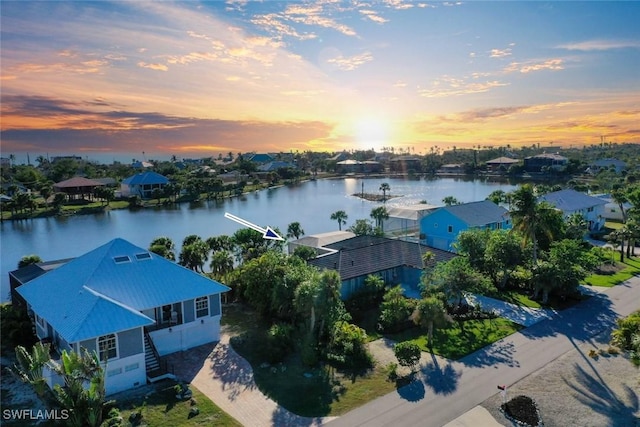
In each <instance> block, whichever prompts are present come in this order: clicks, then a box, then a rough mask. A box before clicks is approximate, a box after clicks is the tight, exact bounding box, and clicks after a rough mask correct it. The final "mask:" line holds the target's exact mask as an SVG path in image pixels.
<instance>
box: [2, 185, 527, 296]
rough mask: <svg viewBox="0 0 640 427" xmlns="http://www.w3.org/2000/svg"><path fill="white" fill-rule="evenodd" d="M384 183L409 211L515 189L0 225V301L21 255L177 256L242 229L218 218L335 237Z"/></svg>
mask: <svg viewBox="0 0 640 427" xmlns="http://www.w3.org/2000/svg"><path fill="white" fill-rule="evenodd" d="M383 182H387V183H389V185H390V187H391V194H392V195H394V196H395V195H401V196H402V197H397V198H393V199H391V200H389V201H388V202H387V204H388V205H389V206H397V205H410V204H415V203H419V202H420V201H422V200H426V201H427V202H428V203H429V204H441V201H442V199H443V198H444V197H446V196H454V197H455V198H456V199H458V200H459V201H461V202H473V201H478V200H483V199H485V198H486V197H487V196H488V195H489V194H490V193H491V192H492V191H494V190H498V189H501V190H504V191H511V190H513V189H515V188H516V186H514V185H510V184H507V183H499V182H489V181H481V180H473V181H469V180H463V179H458V178H440V179H436V180H424V179H420V180H405V179H396V178H383V179H365V180H362V179H355V178H347V179H328V180H318V181H310V182H305V183H302V184H300V185H297V186H292V187H280V188H275V189H270V190H262V191H260V192H256V193H252V194H247V195H244V196H242V197H240V198H234V199H229V200H224V201H218V202H215V201H211V202H201V203H198V204H188V203H185V204H182V205H180V206H177V207H171V208H168V207H159V208H150V209H142V210H138V211H130V210H128V209H123V210H114V211H109V212H106V213H103V214H96V215H78V216H74V217H64V218H38V219H33V220H24V221H6V222H4V223H2V224H0V251H1V258H0V259H1V265H0V270H1V271H0V274H1V276H0V277H1V291H2V292H1V299H2V301H5V300H6V299H7V298H8V294H9V279H8V272H9V271H11V270H15V269H16V267H17V264H18V261H19V260H20V258H21V257H22V256H24V255H28V254H36V255H38V256H40V258H42V259H43V260H45V261H50V260H54V259H62V258H71V257H76V256H79V255H82V254H83V253H85V252H88V251H90V250H92V249H94V248H96V247H98V246H100V245H102V244H104V243H106V242H108V241H109V240H111V239H114V238H116V237H122V238H124V239H127V240H129V241H130V242H132V243H134V244H136V245H138V246H140V247H144V248H146V247H148V246H149V243H150V242H151V241H152V240H153V239H154V238H156V237H158V236H168V237H170V238H171V239H173V241H174V243H175V244H176V247H177V248H178V249H179V248H180V246H181V245H182V240H183V239H184V238H185V237H186V236H188V235H190V234H197V235H199V236H201V237H202V238H204V239H206V238H208V237H211V236H217V235H221V234H233V233H234V232H235V231H236V230H238V229H239V228H240V227H241V226H240V225H239V224H238V223H236V222H233V221H231V220H229V219H226V218H225V217H224V214H225V212H229V213H231V214H233V215H236V216H239V217H241V218H243V219H245V220H247V221H249V222H252V223H254V224H257V225H259V226H262V227H264V226H267V225H269V226H271V227H278V228H279V229H280V230H281V231H283V232H285V233H286V229H287V225H288V224H290V223H291V222H294V221H298V222H300V225H301V226H302V228H303V230H304V231H305V233H306V234H317V233H324V232H328V231H334V230H337V228H338V225H337V223H336V222H335V221H331V220H330V219H329V217H330V215H331V213H333V212H335V211H337V210H344V211H345V212H346V213H347V215H348V216H349V218H348V220H347V225H346V227H348V226H350V225H351V224H353V223H354V222H355V220H356V219H362V218H367V219H369V214H370V212H371V209H373V208H374V207H376V206H378V205H379V204H378V203H373V202H368V201H364V200H362V199H360V198H358V197H353V194H354V193H359V192H360V191H361V190H362V184H363V183H364V191H365V193H380V192H379V191H378V189H379V188H380V184H381V183H383ZM344 228H345V227H343V229H344Z"/></svg>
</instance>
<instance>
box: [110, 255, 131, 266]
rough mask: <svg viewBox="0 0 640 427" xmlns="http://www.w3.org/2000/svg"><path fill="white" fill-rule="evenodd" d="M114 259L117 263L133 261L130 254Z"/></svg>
mask: <svg viewBox="0 0 640 427" xmlns="http://www.w3.org/2000/svg"><path fill="white" fill-rule="evenodd" d="M113 260H114V261H115V262H116V264H123V263H125V262H131V258H129V256H127V255H123V256H116V257H113Z"/></svg>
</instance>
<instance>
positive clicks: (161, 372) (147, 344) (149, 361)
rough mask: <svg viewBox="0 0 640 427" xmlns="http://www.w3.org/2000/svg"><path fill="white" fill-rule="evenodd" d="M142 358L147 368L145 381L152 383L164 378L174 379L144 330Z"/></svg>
mask: <svg viewBox="0 0 640 427" xmlns="http://www.w3.org/2000/svg"><path fill="white" fill-rule="evenodd" d="M144 360H145V365H146V368H147V381H149V382H152V383H153V382H156V381H159V380H162V379H165V378H174V379H175V376H174V375H172V374H170V373H169V372H167V366H166V363H165V362H164V361H163V360H162V359H161V358H160V355H159V354H158V351H157V350H156V348H155V346H154V345H153V340H152V339H151V337H150V336H149V334H148V333H147V332H146V331H145V333H144Z"/></svg>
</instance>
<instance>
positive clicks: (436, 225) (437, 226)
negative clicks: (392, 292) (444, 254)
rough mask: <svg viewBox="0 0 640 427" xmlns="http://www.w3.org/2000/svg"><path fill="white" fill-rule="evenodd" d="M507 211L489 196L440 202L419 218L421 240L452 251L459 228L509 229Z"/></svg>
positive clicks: (429, 244)
mask: <svg viewBox="0 0 640 427" xmlns="http://www.w3.org/2000/svg"><path fill="white" fill-rule="evenodd" d="M511 226H512V224H511V218H510V217H509V211H507V210H506V209H505V208H503V207H502V206H498V205H496V204H495V203H493V202H492V201H490V200H482V201H480V202H471V203H463V204H460V205H453V206H442V207H440V208H438V209H435V210H433V211H432V212H431V213H429V214H428V215H426V216H425V217H423V218H422V219H421V220H420V240H421V241H422V242H424V243H425V244H427V245H428V246H432V247H434V248H438V249H442V250H445V251H455V245H454V244H455V242H456V240H457V238H458V234H460V232H462V231H465V230H469V229H471V228H480V229H488V230H502V229H510V228H511Z"/></svg>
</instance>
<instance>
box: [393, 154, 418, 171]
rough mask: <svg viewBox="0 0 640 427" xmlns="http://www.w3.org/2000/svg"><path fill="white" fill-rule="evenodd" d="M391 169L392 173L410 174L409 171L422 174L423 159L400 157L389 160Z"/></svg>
mask: <svg viewBox="0 0 640 427" xmlns="http://www.w3.org/2000/svg"><path fill="white" fill-rule="evenodd" d="M389 169H390V170H391V171H392V172H401V173H408V172H409V171H414V172H420V171H421V170H422V159H421V158H420V157H414V156H398V157H395V158H393V159H391V160H389Z"/></svg>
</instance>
